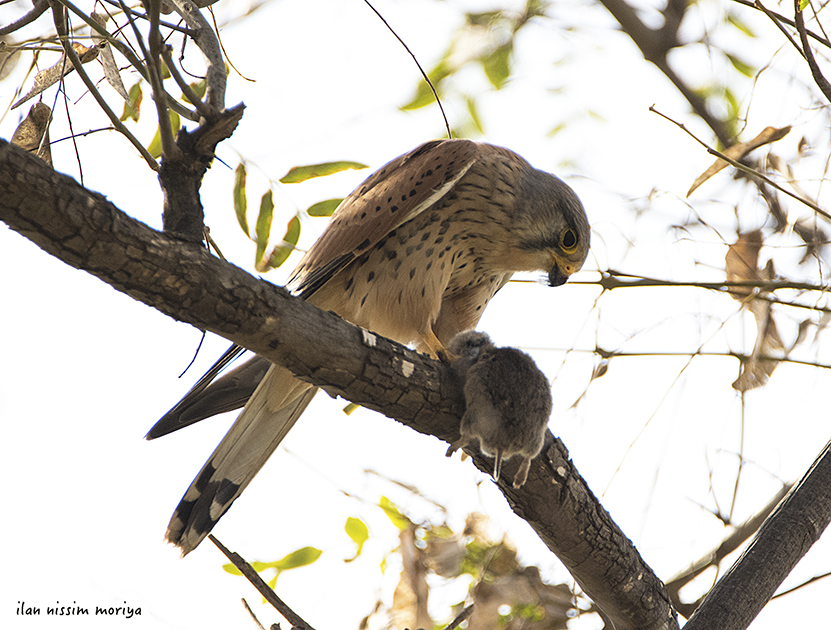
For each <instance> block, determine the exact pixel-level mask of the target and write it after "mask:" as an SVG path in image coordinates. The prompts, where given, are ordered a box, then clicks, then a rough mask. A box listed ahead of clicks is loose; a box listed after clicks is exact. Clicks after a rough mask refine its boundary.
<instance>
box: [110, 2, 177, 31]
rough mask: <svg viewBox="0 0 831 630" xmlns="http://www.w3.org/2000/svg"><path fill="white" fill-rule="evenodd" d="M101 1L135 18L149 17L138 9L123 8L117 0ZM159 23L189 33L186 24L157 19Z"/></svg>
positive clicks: (173, 29) (147, 18) (145, 18)
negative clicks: (181, 24)
mask: <svg viewBox="0 0 831 630" xmlns="http://www.w3.org/2000/svg"><path fill="white" fill-rule="evenodd" d="M103 2H106V3H107V4H111V5H112V6H114V7H119V8H120V9H121V10H122V11H124V13H125V14H126V13H127V12H129V13H130V14H132V15H134V16H135V17H137V18H142V19H144V20H149V19H150V18H149V17H147V14H145V13H141V12H140V11H136V10H135V9H131V8H130V7H126V8H125V7H124V6H123V5H121V3H119V2H118V0H103ZM159 24H160V25H161V26H164V27H165V28H169V29H170V30H172V31H179V32H180V33H183V34H184V35H190V34H191V33H190V29H189V28H188V27H186V26H180V25H179V24H173V23H172V22H165V21H164V20H159Z"/></svg>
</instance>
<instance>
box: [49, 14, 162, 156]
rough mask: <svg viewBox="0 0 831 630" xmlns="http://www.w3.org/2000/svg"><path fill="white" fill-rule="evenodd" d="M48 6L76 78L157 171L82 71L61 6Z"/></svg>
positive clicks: (146, 153) (142, 146)
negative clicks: (79, 78)
mask: <svg viewBox="0 0 831 630" xmlns="http://www.w3.org/2000/svg"><path fill="white" fill-rule="evenodd" d="M49 5H50V7H51V8H52V13H53V15H54V18H55V28H56V29H57V31H58V36H59V37H60V40H61V43H62V44H63V49H64V52H65V53H66V56H67V57H68V58H69V61H70V63H72V67H73V68H75V72H77V73H78V76H79V77H81V81H83V82H84V85H86V86H87V89H88V90H89V91H90V93H91V94H92V97H93V98H94V99H95V100H96V102H97V103H98V106H99V107H100V108H101V109H102V110H103V111H104V113H105V114H106V115H107V118H109V119H110V122H111V123H112V124H113V126H114V127H115V128H116V129H117V130H118V131H119V132H121V133H122V134H123V135H124V136H125V137H126V138H127V139H128V140H129V141H130V142H131V143H132V144H133V146H134V147H136V149H138V152H139V153H140V154H141V156H142V157H143V158H144V159H145V161H146V162H147V164H148V165H149V166H150V168H152V169H153V170H154V171H158V170H159V164H158V163H157V162H156V160H155V159H153V156H152V155H150V152H149V151H148V150H147V149H146V148H144V145H143V144H141V142H139V140H138V138H136V137H135V136H134V135H133V134H132V133H130V131H129V129H127V127H125V126H124V123H123V122H121V120H120V119H119V118H118V116H117V115H116V113H115V112H114V111H113V110H112V109H111V108H110V106H109V105H108V104H107V101H105V100H104V97H103V96H101V93H100V92H99V91H98V88H96V87H95V84H94V83H93V82H92V79H90V78H89V75H88V74H87V72H86V70H84V66H83V64H82V63H81V60H80V58H79V57H78V53H76V52H75V49H74V48H73V47H72V43H71V42H70V41H69V36H68V33H67V29H66V24H65V23H64V22H63V20H62V19H61V18H60V13H61V10H62V5H61V3H60V1H59V0H49Z"/></svg>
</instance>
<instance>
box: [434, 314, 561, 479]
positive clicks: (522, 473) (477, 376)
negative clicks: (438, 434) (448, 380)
mask: <svg viewBox="0 0 831 630" xmlns="http://www.w3.org/2000/svg"><path fill="white" fill-rule="evenodd" d="M448 350H450V352H451V353H453V354H455V355H456V356H457V357H458V359H457V360H455V361H454V362H453V369H454V370H456V372H457V373H458V375H459V377H460V378H461V379H462V382H463V383H464V390H465V405H466V407H465V415H464V416H462V422H461V424H460V426H459V432H460V433H461V437H460V438H459V439H458V440H456V441H455V442H453V443H452V444H451V445H450V448H448V449H447V456H448V457H450V456H451V455H452V454H453V453H454V452H455V451H456V450H457V449H460V448H464V447H465V446H468V445H469V444H471V443H472V442H476V441H478V442H479V450H481V451H482V454H483V455H485V456H487V457H493V458H494V464H493V479H494V481H499V474H500V470H501V468H502V462H503V460H506V459H510V458H511V457H513V456H514V455H520V456H522V463H521V464H520V466H519V470H518V471H517V473H516V475H515V476H514V482H513V486H514V488H519V487H521V486H522V485H523V484H524V483H525V481H526V480H527V479H528V471H529V469H530V468H531V461H532V460H533V459H534V458H535V457H536V456H537V455H539V454H540V451H541V450H542V446H543V443H544V441H545V433H546V431H547V430H548V416H550V415H551V390H550V389H549V386H548V379H546V378H545V374H543V373H542V372H541V371H540V369H539V368H538V367H537V364H536V363H534V360H533V359H532V358H531V357H529V356H528V355H527V354H525V353H524V352H522V351H520V350H517V349H516V348H497V347H496V346H494V345H493V342H491V338H490V337H489V336H488V335H486V334H485V333H481V332H475V331H472V330H469V331H466V332H461V333H459V334H458V335H456V336H455V337H454V338H453V339H452V340H451V341H450V344H449V345H448Z"/></svg>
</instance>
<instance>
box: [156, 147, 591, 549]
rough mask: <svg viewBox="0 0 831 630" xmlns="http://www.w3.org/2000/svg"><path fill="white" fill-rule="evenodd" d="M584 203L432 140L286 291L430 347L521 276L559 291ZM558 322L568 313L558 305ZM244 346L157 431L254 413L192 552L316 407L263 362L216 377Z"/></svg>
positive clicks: (199, 524) (498, 161)
mask: <svg viewBox="0 0 831 630" xmlns="http://www.w3.org/2000/svg"><path fill="white" fill-rule="evenodd" d="M589 238H590V231H589V224H588V221H587V219H586V214H585V211H584V209H583V206H582V204H581V203H580V200H579V199H578V198H577V195H576V194H575V193H574V191H573V190H572V189H571V188H569V186H568V185H566V184H565V183H564V182H563V181H562V180H560V179H558V178H557V177H555V176H553V175H550V174H549V173H546V172H543V171H540V170H537V169H535V168H534V167H532V166H531V165H530V164H529V163H528V162H526V161H525V160H524V159H523V158H522V157H520V156H519V155H517V154H516V153H514V152H512V151H510V150H508V149H504V148H501V147H496V146H493V145H490V144H484V143H479V142H472V141H469V140H434V141H431V142H427V143H425V144H422V145H421V146H419V147H417V148H416V149H413V150H412V151H410V152H409V153H406V154H404V155H402V156H400V157H398V158H396V159H394V160H392V161H391V162H389V163H388V164H387V165H385V166H383V167H382V168H381V169H379V170H378V171H376V172H375V173H374V174H372V175H370V177H369V178H367V179H366V181H364V182H363V183H362V184H361V185H360V186H358V188H357V189H356V190H355V191H353V192H352V193H351V194H350V195H349V196H348V197H347V198H346V199H344V201H343V202H342V203H341V204H340V206H339V207H338V208H337V210H335V212H334V214H333V215H332V218H331V220H330V222H329V224H328V226H327V228H326V230H325V231H324V232H323V234H322V235H321V236H320V238H319V239H318V240H317V241H316V242H315V243H314V245H312V247H311V248H310V249H309V250H308V251H307V252H306V254H305V255H304V256H303V258H302V259H301V260H300V262H299V263H298V265H297V267H296V269H295V270H294V272H293V273H292V275H291V277H290V279H289V281H288V283H287V285H286V286H287V288H288V289H289V290H290V291H291V292H292V293H293V294H294V295H296V296H299V297H301V298H303V299H306V300H308V301H309V303H311V304H313V305H314V306H316V307H318V308H321V309H323V310H330V311H334V312H335V313H337V314H338V315H340V316H341V317H343V318H344V319H346V320H348V321H350V322H352V323H353V324H356V325H358V326H361V327H363V328H366V329H368V330H371V331H373V332H375V333H378V334H380V335H383V336H385V337H389V338H391V339H393V340H395V341H398V342H400V343H404V344H414V345H415V348H416V349H417V350H420V351H425V352H430V353H431V354H432V355H433V356H436V357H443V358H444V357H446V356H447V355H446V351H445V346H446V344H447V343H449V341H450V340H451V339H452V338H453V337H454V336H455V335H456V334H458V333H459V332H462V331H465V330H470V329H472V328H474V327H475V326H476V324H477V322H478V321H479V318H480V317H481V316H482V312H483V310H484V309H485V307H486V306H487V304H488V302H489V301H490V299H491V298H492V297H493V296H494V294H495V293H496V292H497V291H499V289H501V288H502V287H503V286H504V285H505V284H506V283H507V282H508V280H510V278H511V276H512V275H513V274H514V273H515V272H520V271H544V272H545V273H546V274H547V277H548V284H549V285H551V286H559V285H561V284H563V283H564V282H565V281H566V280H567V279H568V277H569V276H570V275H571V274H572V273H574V272H575V271H577V270H579V269H580V268H581V266H582V265H583V262H584V261H585V259H586V256H587V255H588V251H589ZM552 316H556V310H554V309H552ZM240 351H241V349H240V348H238V347H232V348H231V349H230V350H229V351H228V352H227V353H226V354H225V355H224V356H223V357H222V358H221V359H220V360H219V361H218V362H217V364H216V365H215V366H214V368H212V369H211V370H210V371H209V372H208V374H207V375H206V376H205V377H203V379H201V380H200V381H199V382H198V383H197V384H196V385H195V386H194V387H193V388H192V389H191V391H189V392H188V393H187V394H186V395H185V397H184V398H183V399H182V400H181V401H180V402H179V403H178V404H177V405H176V406H175V407H173V409H171V410H170V411H169V412H168V413H167V414H165V416H164V417H162V418H161V420H159V422H157V423H156V425H155V426H154V427H153V428H152V429H151V430H150V432H149V433H148V434H147V438H148V439H153V438H156V437H159V436H161V435H165V434H167V433H170V432H172V431H175V430H177V429H180V428H182V427H185V426H188V425H190V424H193V423H194V422H198V421H200V420H202V419H204V418H207V417H209V416H213V415H215V414H218V413H222V412H225V411H230V410H233V409H237V408H239V407H241V406H243V405H245V406H244V408H243V410H242V412H241V413H240V415H239V416H238V418H237V419H236V421H235V422H234V424H233V425H232V426H231V428H230V429H229V431H228V433H227V434H226V435H225V437H224V438H223V439H222V441H221V442H220V443H219V445H218V446H217V447H216V449H215V450H214V452H213V454H212V455H211V456H210V457H209V458H208V461H207V462H206V463H205V465H204V466H203V467H202V470H200V471H199V474H197V475H196V478H195V479H194V480H193V482H192V483H191V485H190V487H189V488H188V490H187V492H186V493H185V495H184V497H182V500H181V502H180V503H179V505H178V507H177V508H176V510H175V511H174V513H173V516H172V518H171V519H170V523H169V525H168V529H167V534H166V537H167V540H168V541H170V542H172V543H174V544H176V545H178V546H179V547H180V548H181V550H182V554H183V555H184V554H187V553H189V552H190V551H192V550H193V549H194V548H196V546H197V545H198V544H199V543H200V542H201V541H202V540H203V539H204V538H205V536H207V534H208V533H209V532H210V531H211V529H212V528H213V526H214V525H215V524H216V523H217V521H218V520H219V518H220V517H221V516H222V515H223V514H224V513H225V512H226V511H227V510H228V508H229V507H230V506H231V504H232V503H233V501H234V500H235V499H236V498H237V497H238V496H239V495H240V494H241V493H242V491H243V490H244V489H245V488H246V486H247V485H248V484H249V483H250V482H251V480H252V479H253V478H254V476H255V475H256V474H257V472H258V471H259V470H260V468H262V466H263V465H264V464H265V462H266V460H268V458H269V457H270V456H271V454H272V453H273V452H274V450H275V449H276V448H277V446H278V445H279V444H280V442H281V441H282V439H283V438H284V437H285V435H286V434H287V433H288V431H289V430H290V429H291V427H292V426H293V425H294V423H295V422H296V421H297V419H298V418H299V417H300V415H301V414H302V413H303V411H304V410H305V409H306V407H307V406H308V404H309V403H310V402H311V400H312V397H313V396H314V394H315V393H316V391H317V388H315V387H313V386H311V385H309V384H308V383H304V382H302V381H300V380H298V379H296V378H295V377H294V376H293V375H292V374H291V373H290V372H289V371H288V370H286V369H285V368H283V367H281V366H279V365H273V364H271V363H269V362H268V361H267V360H266V359H263V358H261V357H258V356H255V357H253V358H252V359H250V360H249V361H247V362H246V363H244V364H242V365H240V366H239V367H237V368H235V369H234V370H232V371H230V372H228V373H227V374H225V375H223V376H222V377H220V378H218V379H216V380H214V378H215V377H216V375H217V374H218V373H219V371H220V370H221V369H222V368H223V367H224V366H225V365H226V364H227V363H229V362H230V361H231V360H232V359H233V358H234V357H235V356H236V355H237V354H239V352H240Z"/></svg>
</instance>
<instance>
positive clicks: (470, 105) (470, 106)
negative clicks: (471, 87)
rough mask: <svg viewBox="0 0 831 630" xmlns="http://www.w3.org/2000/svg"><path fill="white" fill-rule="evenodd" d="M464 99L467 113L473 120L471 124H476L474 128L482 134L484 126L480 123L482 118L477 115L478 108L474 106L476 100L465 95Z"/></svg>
mask: <svg viewBox="0 0 831 630" xmlns="http://www.w3.org/2000/svg"><path fill="white" fill-rule="evenodd" d="M465 101H466V102H467V113H468V114H469V115H470V120H472V121H473V124H474V125H475V126H476V130H477V131H478V132H479V133H481V134H484V133H485V127H484V126H483V125H482V119H481V118H480V117H479V108H478V107H477V106H476V100H475V99H473V98H471V97H470V96H467V97H465Z"/></svg>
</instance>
